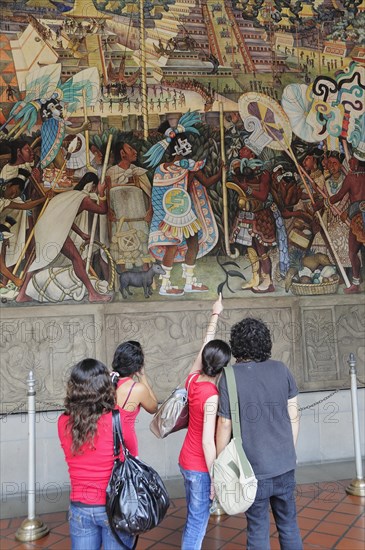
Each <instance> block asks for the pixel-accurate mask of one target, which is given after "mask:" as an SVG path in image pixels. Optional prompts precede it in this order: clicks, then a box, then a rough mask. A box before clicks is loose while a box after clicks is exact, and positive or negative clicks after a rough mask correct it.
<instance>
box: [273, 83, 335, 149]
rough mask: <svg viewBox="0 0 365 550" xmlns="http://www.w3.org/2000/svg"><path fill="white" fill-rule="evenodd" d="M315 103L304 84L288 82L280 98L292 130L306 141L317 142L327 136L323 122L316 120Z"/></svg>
mask: <svg viewBox="0 0 365 550" xmlns="http://www.w3.org/2000/svg"><path fill="white" fill-rule="evenodd" d="M317 103H318V102H317V101H313V96H312V94H311V93H310V88H309V87H308V86H307V85H306V84H289V85H288V86H286V88H285V89H284V91H283V96H282V98H281V104H282V106H283V109H284V111H285V113H286V114H287V116H288V118H289V121H290V123H291V127H292V130H293V132H294V133H295V134H296V135H297V136H298V137H299V138H300V139H302V140H303V141H306V142H308V143H318V142H319V141H321V140H323V139H325V138H326V137H327V136H328V132H327V131H326V129H325V128H324V123H322V124H320V123H319V121H318V113H317V108H316V105H317Z"/></svg>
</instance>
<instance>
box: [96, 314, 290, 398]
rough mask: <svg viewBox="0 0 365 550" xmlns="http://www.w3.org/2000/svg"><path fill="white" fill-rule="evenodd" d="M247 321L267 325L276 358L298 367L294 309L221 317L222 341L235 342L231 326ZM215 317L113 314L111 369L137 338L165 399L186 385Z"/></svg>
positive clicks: (109, 347)
mask: <svg viewBox="0 0 365 550" xmlns="http://www.w3.org/2000/svg"><path fill="white" fill-rule="evenodd" d="M245 316H252V317H254V316H255V317H259V318H261V319H262V320H263V321H265V322H266V323H267V324H268V325H269V327H270V329H271V331H272V335H273V345H274V354H275V357H276V358H277V359H279V360H282V361H284V362H285V363H286V364H287V365H288V366H289V368H291V367H293V366H294V364H295V362H294V356H293V335H292V319H291V310H290V308H281V309H275V310H273V309H271V310H267V309H255V310H247V309H232V310H229V309H225V310H224V312H223V314H222V315H221V316H220V319H219V323H218V328H217V332H216V338H221V339H223V340H226V341H229V334H230V330H231V326H232V325H233V324H234V323H236V322H237V321H240V320H241V319H242V318H243V317H245ZM209 318H210V312H209V310H208V311H204V312H202V311H187V310H186V311H171V312H165V313H163V312H159V313H152V312H151V313H143V314H135V315H133V319H131V318H130V316H129V315H128V314H126V315H123V314H118V315H107V317H106V319H105V328H106V344H107V345H106V349H107V362H108V365H111V363H112V359H113V353H114V350H115V348H116V347H117V345H118V344H119V343H120V342H123V341H126V340H130V339H132V340H133V339H134V340H139V341H140V342H141V344H142V346H143V349H144V351H145V357H146V373H147V375H148V376H149V378H150V380H151V382H152V384H153V387H154V390H155V391H156V393H157V395H158V398H159V399H164V398H165V397H167V396H168V395H169V393H170V392H171V391H172V389H173V388H174V387H176V386H177V385H178V384H179V383H182V382H183V381H184V380H185V377H186V374H187V372H188V371H189V369H190V367H191V365H192V363H193V361H194V360H195V357H196V356H197V354H198V352H199V349H200V348H201V346H202V343H203V339H204V337H205V334H206V330H207V325H208V322H209Z"/></svg>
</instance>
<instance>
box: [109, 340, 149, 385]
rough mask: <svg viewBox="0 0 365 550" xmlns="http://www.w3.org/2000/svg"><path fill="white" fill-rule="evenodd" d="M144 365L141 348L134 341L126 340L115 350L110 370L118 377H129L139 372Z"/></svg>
mask: <svg viewBox="0 0 365 550" xmlns="http://www.w3.org/2000/svg"><path fill="white" fill-rule="evenodd" d="M143 365H144V354H143V350H142V346H141V344H140V343H139V342H137V341H136V340H128V342H123V343H122V344H119V346H118V347H117V349H116V350H115V353H114V357H113V363H112V369H113V371H115V372H117V373H118V374H119V376H122V377H124V376H130V375H131V374H134V373H135V372H139V371H140V370H141V368H142V367H143Z"/></svg>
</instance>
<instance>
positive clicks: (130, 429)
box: [117, 378, 141, 456]
mask: <svg viewBox="0 0 365 550" xmlns="http://www.w3.org/2000/svg"><path fill="white" fill-rule="evenodd" d="M127 380H132V379H131V378H124V379H123V380H118V384H117V389H118V388H119V387H120V386H121V385H122V384H124V382H127ZM133 386H134V384H133V385H132V386H131V389H130V390H129V394H128V396H127V399H126V400H125V401H124V403H123V407H124V406H125V404H126V402H127V401H128V399H129V397H130V394H131V393H132V389H133ZM128 406H130V405H128ZM123 407H119V406H118V409H119V412H120V421H121V424H122V433H123V437H124V442H125V446H126V447H127V449H128V451H129V452H130V453H131V454H132V455H133V456H138V440H137V435H136V428H135V422H136V418H137V415H138V413H139V411H140V408H141V407H140V405H138V407H136V408H135V409H134V411H129V410H128V408H127V409H124V408H123Z"/></svg>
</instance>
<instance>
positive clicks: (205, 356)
mask: <svg viewBox="0 0 365 550" xmlns="http://www.w3.org/2000/svg"><path fill="white" fill-rule="evenodd" d="M230 358H231V349H230V347H229V345H228V344H227V343H226V342H224V341H223V340H218V339H216V340H211V341H210V342H208V343H207V344H206V345H205V346H204V348H203V351H202V371H203V373H204V374H206V375H207V376H213V377H214V376H217V374H220V373H221V372H222V370H223V369H224V367H226V366H227V365H228V362H229V360H230Z"/></svg>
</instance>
